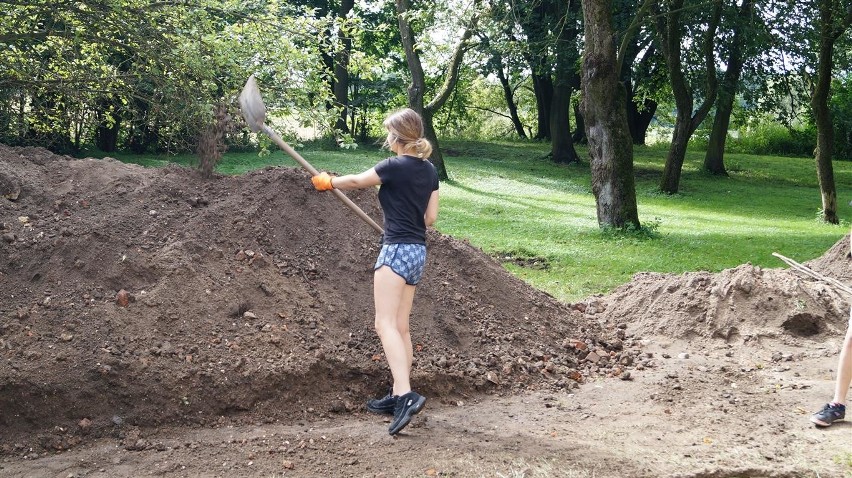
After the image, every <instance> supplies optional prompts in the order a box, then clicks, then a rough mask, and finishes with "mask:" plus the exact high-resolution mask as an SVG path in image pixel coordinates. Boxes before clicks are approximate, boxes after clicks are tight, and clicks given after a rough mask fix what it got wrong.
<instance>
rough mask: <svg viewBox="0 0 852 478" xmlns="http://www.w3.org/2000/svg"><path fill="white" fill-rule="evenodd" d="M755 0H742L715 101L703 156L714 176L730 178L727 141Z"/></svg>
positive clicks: (705, 165) (707, 169) (705, 167)
mask: <svg viewBox="0 0 852 478" xmlns="http://www.w3.org/2000/svg"><path fill="white" fill-rule="evenodd" d="M752 7H753V3H752V0H743V4H742V6H741V7H740V10H739V14H738V15H737V16H738V18H737V21H736V22H735V27H734V28H735V30H734V38H733V39H732V40H731V51H730V55H729V57H728V61H727V64H728V69H727V70H726V71H725V76H724V78H723V79H722V84H721V86H720V88H719V98H718V101H717V102H716V117H715V118H713V129H712V130H711V131H710V140H709V142H708V144H707V154H706V155H705V156H704V169H705V170H706V171H708V172H710V173H711V174H716V175H719V176H727V175H728V172H727V171H726V170H725V142H726V141H727V139H728V127H729V126H730V124H731V112H732V111H733V110H734V98H735V97H736V95H737V90H738V89H739V83H740V75H741V74H742V71H743V61H744V60H743V43H744V42H745V41H746V40H745V34H746V33H747V32H746V31H744V30H747V28H748V26H750V24H746V22H751V21H753V17H752V10H753V8H752Z"/></svg>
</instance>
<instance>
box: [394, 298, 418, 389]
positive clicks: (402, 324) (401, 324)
mask: <svg viewBox="0 0 852 478" xmlns="http://www.w3.org/2000/svg"><path fill="white" fill-rule="evenodd" d="M414 290H415V286H413V285H408V284H406V285H405V287H404V288H403V290H402V300H401V301H400V302H399V309H397V312H396V329H397V330H398V331H399V335H400V336H402V341H403V342H404V343H405V351H406V352H407V356H408V373H409V374H411V364H412V363H413V362H414V347H413V346H412V345H411V332H410V331H409V327H408V323H409V317H410V316H411V306H412V305H413V304H414Z"/></svg>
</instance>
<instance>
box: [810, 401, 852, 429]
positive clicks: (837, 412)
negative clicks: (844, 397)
mask: <svg viewBox="0 0 852 478" xmlns="http://www.w3.org/2000/svg"><path fill="white" fill-rule="evenodd" d="M844 418H846V405H841V404H839V403H826V404H825V406H824V407H822V410H820V411H818V412H816V413H814V414H813V415H811V421H812V422H814V423H815V424H817V425H818V426H821V427H827V426H829V425H831V424H832V423H834V422H836V421H838V420H843V419H844Z"/></svg>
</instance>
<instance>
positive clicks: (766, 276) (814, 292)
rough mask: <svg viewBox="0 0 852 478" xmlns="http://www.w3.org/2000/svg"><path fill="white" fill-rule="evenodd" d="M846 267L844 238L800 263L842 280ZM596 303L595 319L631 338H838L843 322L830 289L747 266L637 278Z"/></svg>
mask: <svg viewBox="0 0 852 478" xmlns="http://www.w3.org/2000/svg"><path fill="white" fill-rule="evenodd" d="M849 263H850V261H849V237H848V236H846V237H844V238H843V239H841V240H839V241H838V242H837V243H836V244H835V245H834V246H833V247H832V248H831V249H829V250H828V251H827V252H826V253H825V254H824V255H823V256H822V257H820V258H818V259H815V260H813V261H810V262H809V263H807V264H805V265H806V266H808V267H809V268H810V269H811V270H813V271H815V272H817V273H820V274H822V275H823V276H826V277H831V278H833V279H836V280H839V281H841V282H847V283H848V282H849V280H850V279H852V271H850V267H849ZM597 301H598V302H600V304H601V306H600V307H601V308H603V309H604V310H605V312H604V313H603V314H602V317H604V318H606V319H607V320H610V321H620V322H625V323H629V324H630V327H629V328H628V332H630V333H632V334H634V335H638V336H651V335H662V336H666V337H672V338H677V339H682V340H687V341H697V340H707V339H721V340H723V341H725V342H726V343H731V344H741V343H743V342H748V341H750V340H754V339H761V338H773V339H784V338H797V337H798V338H803V337H806V338H815V339H816V338H819V337H826V336H837V335H841V336H842V335H843V333H844V332H845V330H846V324H847V322H848V320H849V302H848V301H849V297H845V296H844V295H843V294H842V293H841V292H840V291H838V290H837V289H836V288H835V287H833V286H832V285H831V284H829V283H827V282H825V281H817V280H813V279H811V278H810V277H809V276H807V275H806V274H803V273H800V272H796V271H795V270H792V269H764V268H761V267H756V266H753V265H751V264H743V265H740V266H738V267H735V268H733V269H726V270H723V271H722V272H720V273H717V274H712V273H709V272H687V273H684V274H659V273H640V274H636V275H635V276H634V277H633V280H632V281H631V282H629V283H627V284H624V285H622V286H621V287H619V288H617V289H616V290H615V291H613V292H612V293H611V294H608V295H607V296H605V297H599V298H597Z"/></svg>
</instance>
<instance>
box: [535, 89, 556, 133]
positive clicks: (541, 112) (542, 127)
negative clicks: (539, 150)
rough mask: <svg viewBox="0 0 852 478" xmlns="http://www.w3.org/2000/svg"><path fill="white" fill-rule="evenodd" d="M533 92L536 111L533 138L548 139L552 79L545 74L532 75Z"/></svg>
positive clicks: (551, 102)
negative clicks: (536, 118)
mask: <svg viewBox="0 0 852 478" xmlns="http://www.w3.org/2000/svg"><path fill="white" fill-rule="evenodd" d="M532 84H533V93H535V105H536V111H537V112H538V115H537V117H538V122H537V123H538V124H537V125H536V133H535V136H533V138H535V139H550V108H551V105H552V104H553V80H552V79H551V78H550V73H548V74H547V75H536V74H533V75H532Z"/></svg>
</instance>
